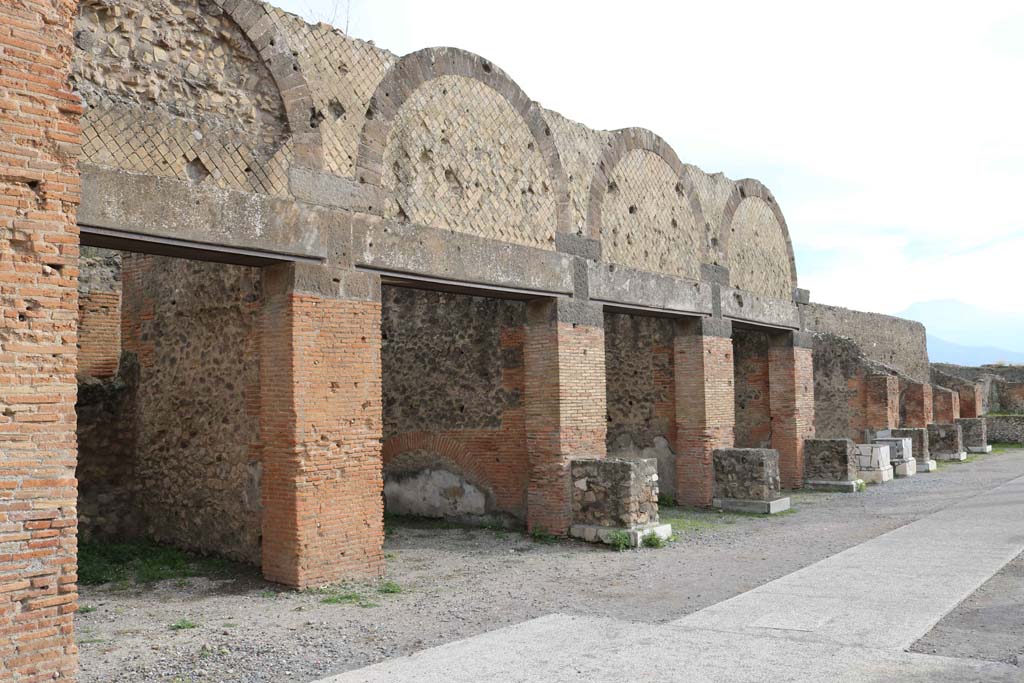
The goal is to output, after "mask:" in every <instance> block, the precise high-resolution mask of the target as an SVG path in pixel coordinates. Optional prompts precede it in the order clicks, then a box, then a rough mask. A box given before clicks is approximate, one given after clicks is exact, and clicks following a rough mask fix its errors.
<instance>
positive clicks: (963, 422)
mask: <svg viewBox="0 0 1024 683" xmlns="http://www.w3.org/2000/svg"><path fill="white" fill-rule="evenodd" d="M956 425H957V427H959V428H960V433H961V434H962V435H963V440H964V444H963V445H964V448H965V449H966V450H967V451H969V452H971V453H991V452H992V447H991V446H989V445H988V428H987V427H986V425H985V418H983V417H962V418H960V419H959V420H957V421H956Z"/></svg>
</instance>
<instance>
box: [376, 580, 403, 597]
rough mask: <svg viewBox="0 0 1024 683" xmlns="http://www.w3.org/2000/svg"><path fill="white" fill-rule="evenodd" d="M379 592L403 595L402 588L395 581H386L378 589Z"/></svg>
mask: <svg viewBox="0 0 1024 683" xmlns="http://www.w3.org/2000/svg"><path fill="white" fill-rule="evenodd" d="M377 592H378V593H390V594H395V593H401V592H402V587H401V586H399V585H398V584H397V583H395V582H394V581H385V582H384V583H382V584H381V585H380V586H379V587H378V588H377Z"/></svg>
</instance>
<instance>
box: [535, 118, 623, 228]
mask: <svg viewBox="0 0 1024 683" xmlns="http://www.w3.org/2000/svg"><path fill="white" fill-rule="evenodd" d="M544 118H545V119H546V120H547V122H548V125H549V126H551V132H552V134H553V135H554V138H555V146H556V147H557V148H558V156H559V158H560V159H561V161H562V168H563V169H564V170H565V175H566V178H567V179H568V181H569V209H570V211H571V214H572V228H573V231H574V232H576V233H577V234H579V235H585V234H586V232H587V210H588V205H589V203H590V181H591V179H592V178H593V177H594V167H595V165H596V164H597V162H598V160H599V159H600V158H601V153H602V151H603V150H604V147H605V146H606V145H607V144H608V142H609V140H611V138H612V134H611V133H609V132H607V131H602V130H591V129H590V128H587V127H586V126H584V125H583V124H582V123H576V122H575V121H570V120H569V119H567V118H565V117H564V116H562V115H561V114H559V113H557V112H553V111H547V110H545V112H544Z"/></svg>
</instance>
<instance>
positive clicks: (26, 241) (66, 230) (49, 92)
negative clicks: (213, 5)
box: [0, 0, 81, 682]
mask: <svg viewBox="0 0 1024 683" xmlns="http://www.w3.org/2000/svg"><path fill="white" fill-rule="evenodd" d="M75 6H76V4H75V3H74V2H72V1H70V0H21V1H20V2H11V1H10V0H5V1H3V2H0V76H2V77H0V140H2V141H3V144H0V330H2V333H0V680H3V681H26V682H28V681H44V680H45V681H51V680H54V679H60V680H62V681H63V680H71V679H73V678H74V675H75V664H76V652H77V650H76V648H75V642H74V637H73V628H74V621H73V620H74V612H75V608H76V600H77V589H76V585H75V580H76V574H75V571H76V554H77V544H76V540H75V533H76V528H77V526H76V523H77V514H76V507H75V506H76V502H77V501H76V494H77V482H76V480H75V460H76V455H77V453H76V441H75V423H76V418H75V393H76V383H75V370H76V360H77V358H76V356H77V348H76V344H77V341H78V340H77V320H78V230H77V228H76V226H75V212H76V209H77V205H78V197H79V185H78V170H77V166H76V161H77V157H78V154H79V138H80V128H79V124H78V118H79V116H80V115H81V106H80V105H79V103H78V98H77V96H75V95H74V94H73V93H72V92H71V89H70V88H69V87H68V80H67V76H68V72H69V70H70V62H71V56H72V53H73V46H72V41H71V29H72V21H73V18H74V11H75Z"/></svg>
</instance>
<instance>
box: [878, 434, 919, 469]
mask: <svg viewBox="0 0 1024 683" xmlns="http://www.w3.org/2000/svg"><path fill="white" fill-rule="evenodd" d="M884 433H885V432H880V433H879V436H877V437H876V438H875V443H876V444H880V445H882V446H888V447H889V464H891V465H892V471H893V474H894V475H895V476H897V477H912V476H914V475H915V474H917V463H916V462H915V461H914V455H913V453H914V446H913V441H912V440H910V439H899V438H896V437H894V436H883V434H884Z"/></svg>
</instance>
